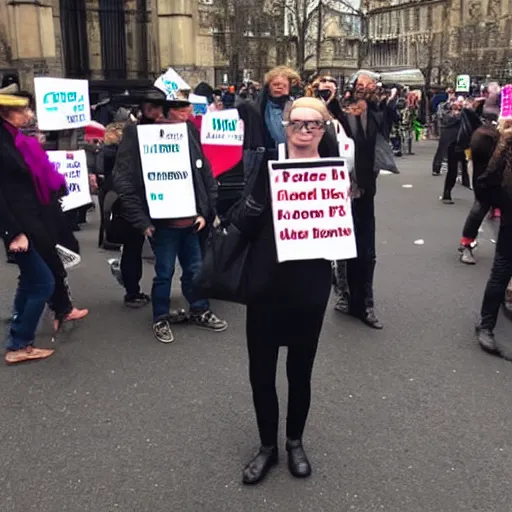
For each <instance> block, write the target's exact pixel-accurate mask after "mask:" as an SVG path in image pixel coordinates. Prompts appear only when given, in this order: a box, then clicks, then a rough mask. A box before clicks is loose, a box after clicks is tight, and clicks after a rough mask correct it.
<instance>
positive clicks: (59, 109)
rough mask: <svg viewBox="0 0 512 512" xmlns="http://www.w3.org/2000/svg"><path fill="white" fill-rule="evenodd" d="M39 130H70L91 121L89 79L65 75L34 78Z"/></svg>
mask: <svg viewBox="0 0 512 512" xmlns="http://www.w3.org/2000/svg"><path fill="white" fill-rule="evenodd" d="M34 89H35V95H36V111H37V124H38V127H39V129H40V130H43V131H57V130H70V129H74V128H81V127H83V126H87V125H88V124H89V123H90V121H91V107H90V104H89V82H88V81H87V80H72V79H69V78H47V77H38V78H34Z"/></svg>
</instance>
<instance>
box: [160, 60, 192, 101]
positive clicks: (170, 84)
mask: <svg viewBox="0 0 512 512" xmlns="http://www.w3.org/2000/svg"><path fill="white" fill-rule="evenodd" d="M153 85H154V86H155V87H157V88H158V89H160V90H161V91H163V92H164V93H165V94H166V96H167V99H169V100H172V99H176V97H177V93H178V91H190V90H192V88H191V87H190V85H188V84H187V82H185V80H183V78H181V76H180V75H178V73H176V71H174V69H172V68H169V69H168V70H167V71H166V72H165V73H164V74H163V75H160V76H159V77H158V78H157V79H156V81H155V83H154V84H153Z"/></svg>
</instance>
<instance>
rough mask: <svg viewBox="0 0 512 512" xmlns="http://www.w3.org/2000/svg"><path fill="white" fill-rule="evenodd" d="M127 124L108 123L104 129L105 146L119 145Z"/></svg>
mask: <svg viewBox="0 0 512 512" xmlns="http://www.w3.org/2000/svg"><path fill="white" fill-rule="evenodd" d="M126 124H127V123H126V122H122V123H110V124H109V125H107V127H106V128H105V136H104V137H103V142H104V144H105V145H107V146H108V145H110V144H119V143H120V142H121V138H122V136H123V130H124V127H125V125H126Z"/></svg>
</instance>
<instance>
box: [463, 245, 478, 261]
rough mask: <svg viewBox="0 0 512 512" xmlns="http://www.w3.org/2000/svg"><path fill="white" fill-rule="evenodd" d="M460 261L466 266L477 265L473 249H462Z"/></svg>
mask: <svg viewBox="0 0 512 512" xmlns="http://www.w3.org/2000/svg"><path fill="white" fill-rule="evenodd" d="M460 261H461V262H462V263H465V264H466V265H475V264H476V259H475V256H474V254H473V249H472V248H471V247H462V248H461V251H460Z"/></svg>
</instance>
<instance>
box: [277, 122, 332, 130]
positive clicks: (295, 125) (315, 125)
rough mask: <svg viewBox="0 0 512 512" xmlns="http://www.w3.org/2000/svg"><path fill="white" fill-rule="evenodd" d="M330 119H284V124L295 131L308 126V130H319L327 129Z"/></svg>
mask: <svg viewBox="0 0 512 512" xmlns="http://www.w3.org/2000/svg"><path fill="white" fill-rule="evenodd" d="M328 124H329V121H283V126H288V127H290V128H291V129H292V130H293V131H294V132H300V131H301V130H303V129H304V128H306V131H307V132H318V131H321V130H325V127H326V126H327V125H328Z"/></svg>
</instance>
